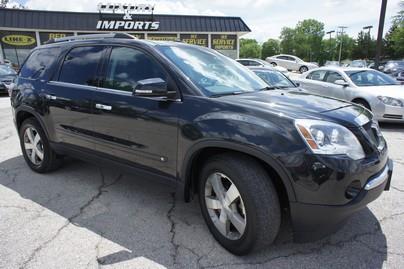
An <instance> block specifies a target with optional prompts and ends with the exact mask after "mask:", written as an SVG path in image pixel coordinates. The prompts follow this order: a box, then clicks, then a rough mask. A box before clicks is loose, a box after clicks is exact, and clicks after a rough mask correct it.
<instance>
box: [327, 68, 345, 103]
mask: <svg viewBox="0 0 404 269" xmlns="http://www.w3.org/2000/svg"><path fill="white" fill-rule="evenodd" d="M337 80H343V81H345V82H346V80H345V79H344V77H343V76H342V75H341V74H340V73H339V72H336V71H328V72H327V74H326V75H325V78H324V81H325V82H326V83H327V86H328V91H327V92H328V96H331V97H334V98H338V99H343V100H346V88H345V87H344V86H341V85H337V84H335V81H337Z"/></svg>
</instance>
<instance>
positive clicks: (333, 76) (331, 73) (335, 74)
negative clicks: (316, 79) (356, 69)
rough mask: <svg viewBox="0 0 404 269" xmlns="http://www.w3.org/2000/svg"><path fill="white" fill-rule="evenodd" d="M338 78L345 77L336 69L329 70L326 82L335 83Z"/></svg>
mask: <svg viewBox="0 0 404 269" xmlns="http://www.w3.org/2000/svg"><path fill="white" fill-rule="evenodd" d="M336 80H344V81H345V79H344V78H343V77H342V76H341V74H340V73H338V72H334V71H329V72H328V74H327V79H326V80H325V81H326V82H329V83H334V82H335V81H336Z"/></svg>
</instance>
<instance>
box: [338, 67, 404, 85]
mask: <svg viewBox="0 0 404 269" xmlns="http://www.w3.org/2000/svg"><path fill="white" fill-rule="evenodd" d="M345 73H346V74H347V75H348V76H349V77H350V78H351V80H352V82H353V83H354V84H355V85H356V86H359V87H362V86H384V85H396V84H397V82H396V81H395V80H394V79H393V78H391V77H390V76H388V75H386V74H383V73H382V72H379V71H376V70H360V71H356V70H355V71H345Z"/></svg>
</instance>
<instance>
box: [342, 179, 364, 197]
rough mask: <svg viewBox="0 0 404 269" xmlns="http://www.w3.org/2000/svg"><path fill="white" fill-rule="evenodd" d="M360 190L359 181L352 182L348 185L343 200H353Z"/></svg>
mask: <svg viewBox="0 0 404 269" xmlns="http://www.w3.org/2000/svg"><path fill="white" fill-rule="evenodd" d="M361 189H362V184H361V182H360V181H359V180H354V181H352V182H351V184H349V186H348V187H347V188H346V191H345V198H347V199H350V200H351V199H353V198H355V197H356V196H357V195H358V194H359V192H360V191H361Z"/></svg>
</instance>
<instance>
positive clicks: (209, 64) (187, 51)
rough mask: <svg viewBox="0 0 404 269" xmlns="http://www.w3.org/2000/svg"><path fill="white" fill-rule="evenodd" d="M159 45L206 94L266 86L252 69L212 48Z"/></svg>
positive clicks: (250, 89)
mask: <svg viewBox="0 0 404 269" xmlns="http://www.w3.org/2000/svg"><path fill="white" fill-rule="evenodd" d="M158 49H159V50H160V51H161V52H162V53H163V54H164V55H165V56H166V57H167V58H168V59H169V60H170V61H171V62H173V63H174V64H175V65H176V66H177V67H178V68H179V69H181V71H182V72H183V73H184V74H185V75H186V76H187V77H189V79H190V80H191V81H192V82H193V83H194V84H195V85H196V86H197V87H198V88H199V89H200V90H201V91H202V92H203V93H204V94H205V95H207V96H211V97H214V96H221V95H229V94H240V93H245V92H253V91H258V90H261V89H263V88H265V87H267V85H266V84H265V83H264V82H263V81H262V80H260V79H259V78H258V77H257V76H256V75H255V74H254V73H253V72H251V71H249V70H248V69H247V68H245V67H243V66H241V65H240V64H238V63H237V62H236V61H234V60H232V59H230V58H228V57H226V56H224V55H222V54H220V53H218V52H215V51H213V50H210V49H205V48H199V47H194V46H166V45H160V46H158Z"/></svg>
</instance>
